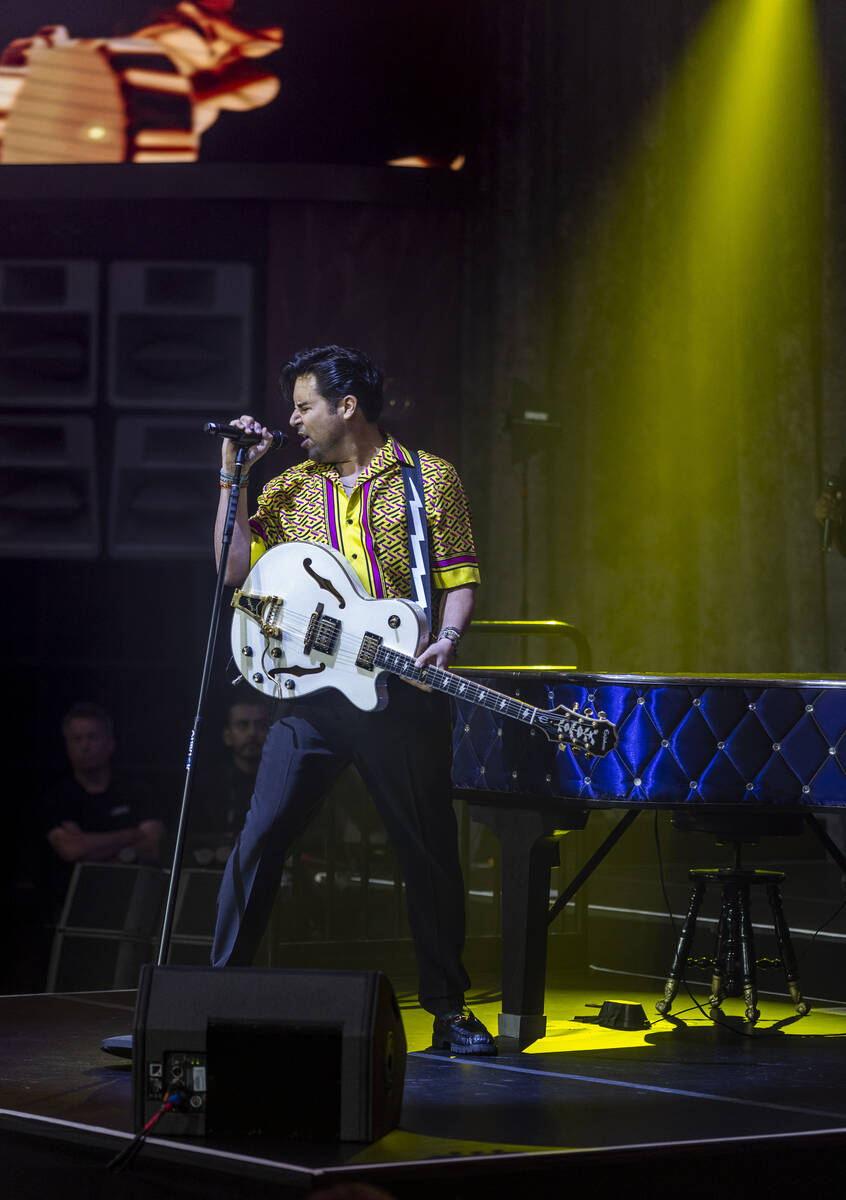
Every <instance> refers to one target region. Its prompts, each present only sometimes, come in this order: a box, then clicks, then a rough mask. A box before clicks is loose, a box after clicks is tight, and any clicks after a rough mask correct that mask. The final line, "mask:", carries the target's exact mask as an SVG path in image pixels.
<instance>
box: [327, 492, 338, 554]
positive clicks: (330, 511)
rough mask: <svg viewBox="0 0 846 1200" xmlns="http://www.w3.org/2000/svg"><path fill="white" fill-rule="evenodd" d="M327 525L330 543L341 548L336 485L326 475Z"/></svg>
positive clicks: (336, 547)
mask: <svg viewBox="0 0 846 1200" xmlns="http://www.w3.org/2000/svg"><path fill="white" fill-rule="evenodd" d="M326 527H327V529H328V530H329V544H330V545H331V546H333V547H334V548H335V549H336V550H340V549H341V543H340V540H339V538H338V525H337V521H336V514H335V485H334V484H333V483H332V480H331V479H330V478H329V476H328V475H327V476H326Z"/></svg>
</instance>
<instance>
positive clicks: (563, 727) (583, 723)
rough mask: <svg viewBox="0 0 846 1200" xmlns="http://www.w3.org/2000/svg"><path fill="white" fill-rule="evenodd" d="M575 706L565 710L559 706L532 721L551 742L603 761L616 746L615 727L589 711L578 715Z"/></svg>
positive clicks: (602, 715)
mask: <svg viewBox="0 0 846 1200" xmlns="http://www.w3.org/2000/svg"><path fill="white" fill-rule="evenodd" d="M578 709H579V706H578V704H574V705H573V707H572V708H567V706H566V705H564V704H559V705H558V707H557V708H553V709H551V710H550V711H549V712H542V713H540V714H539V715H538V716H537V717H536V718H535V721H534V724H535V725H536V726H540V728H541V729H542V730H543V732H544V733H545V734H546V736H547V737H548V738H549V740H550V741H551V742H558V745H559V746H562V747H563V746H569V747H570V748H571V749H573V750H581V751H583V753H585V754H586V755H588V756H589V757H593V758H602V757H603V755H605V754H610V752H611V751H612V750H613V749H614V747H615V746H616V745H617V726H616V725H614V724H613V723H612V722H611V721H609V720H608V718H607V717H606V715H605V713H604V712H599V713H595V714H594V713H592V712H591V711H590V710H589V709H583V710H582V711H581V712H579V711H578Z"/></svg>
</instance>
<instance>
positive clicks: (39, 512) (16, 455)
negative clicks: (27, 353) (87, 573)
mask: <svg viewBox="0 0 846 1200" xmlns="http://www.w3.org/2000/svg"><path fill="white" fill-rule="evenodd" d="M0 327H2V316H0ZM0 477H1V478H0V555H2V556H4V557H6V558H95V557H96V556H97V554H98V552H99V548H100V522H99V517H98V512H97V486H96V471H95V463H94V423H93V421H92V420H91V418H90V417H65V416H58V415H57V416H55V417H52V416H51V417H29V416H26V417H11V416H8V417H0Z"/></svg>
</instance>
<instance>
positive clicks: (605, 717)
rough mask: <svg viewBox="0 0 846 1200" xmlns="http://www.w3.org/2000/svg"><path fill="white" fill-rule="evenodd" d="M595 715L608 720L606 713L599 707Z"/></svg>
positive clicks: (601, 719) (602, 719)
mask: <svg viewBox="0 0 846 1200" xmlns="http://www.w3.org/2000/svg"><path fill="white" fill-rule="evenodd" d="M596 715H597V716H598V717H599V719H600V721H607V720H608V713H604V712H603V711H602V709H600V710H599V712H598V713H597V714H596Z"/></svg>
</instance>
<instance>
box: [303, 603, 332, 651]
mask: <svg viewBox="0 0 846 1200" xmlns="http://www.w3.org/2000/svg"><path fill="white" fill-rule="evenodd" d="M340 638H341V622H340V621H339V620H338V619H337V617H329V616H327V615H326V613H324V611H323V605H322V604H318V606H317V608H316V609H315V610H314V612H313V613H312V614H311V617H310V618H309V622H308V629H307V630H306V635H305V639H304V640H303V650H304V651H305V653H306V654H310V653H311V651H312V650H316V651H317V652H318V654H334V653H335V651H336V650H337V649H338V642H339V641H340Z"/></svg>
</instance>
